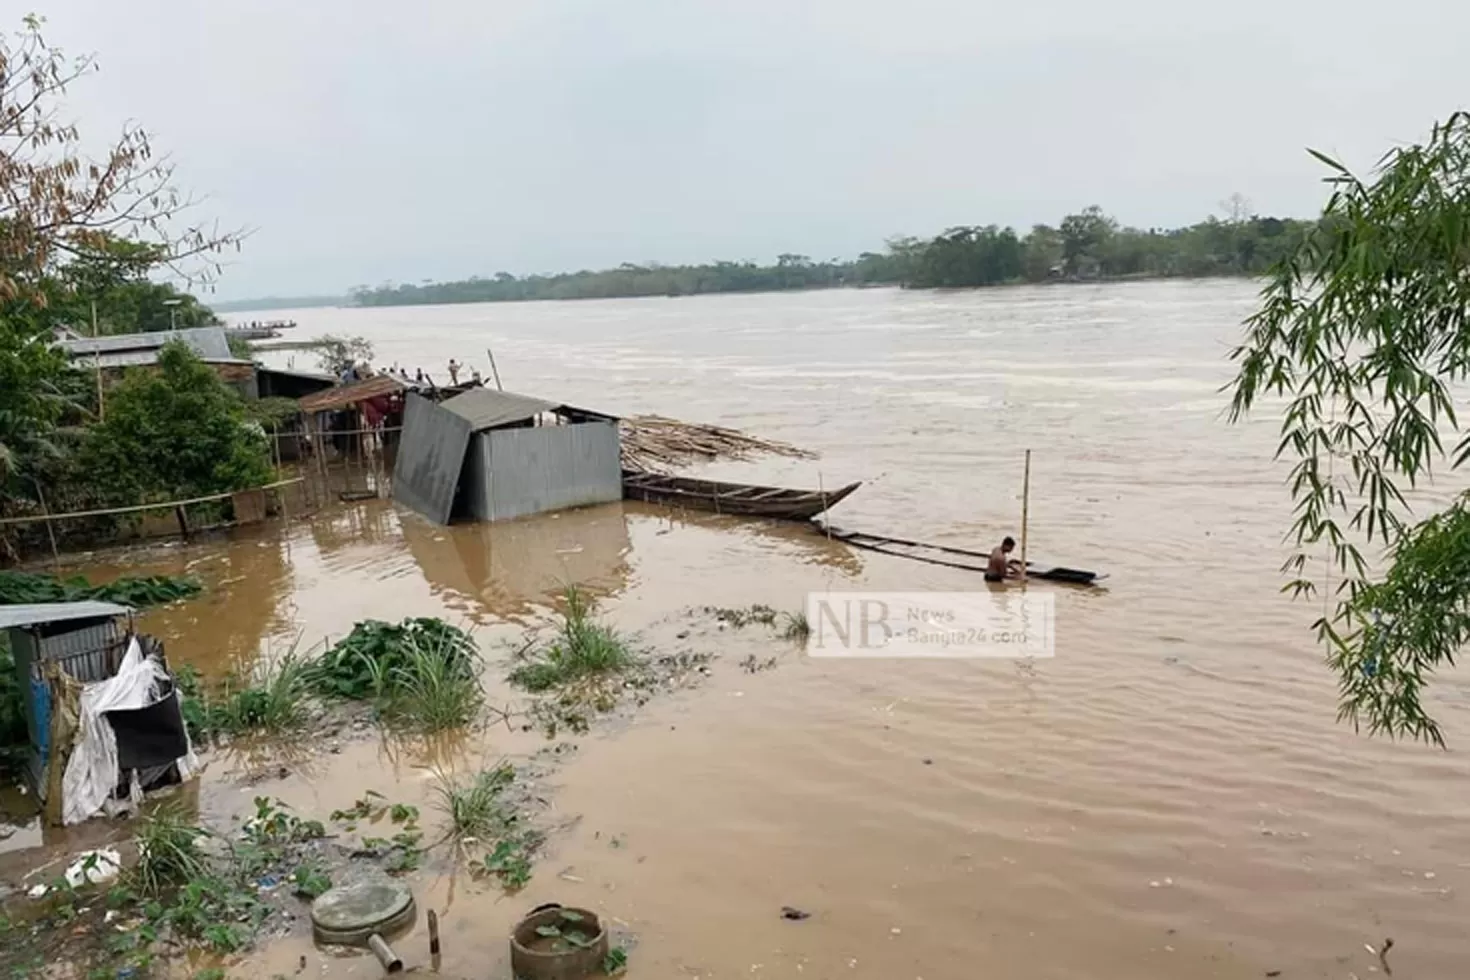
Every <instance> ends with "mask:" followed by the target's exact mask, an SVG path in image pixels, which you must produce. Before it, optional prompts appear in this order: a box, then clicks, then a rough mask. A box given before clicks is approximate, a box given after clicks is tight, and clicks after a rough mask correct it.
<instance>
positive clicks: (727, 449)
mask: <svg viewBox="0 0 1470 980" xmlns="http://www.w3.org/2000/svg"><path fill="white" fill-rule="evenodd" d="M622 440H623V468H624V469H628V470H642V471H644V472H649V473H667V472H669V471H671V470H674V469H678V468H679V467H682V466H689V465H690V464H692V463H708V462H713V461H714V460H719V459H735V460H743V459H751V458H753V457H756V456H786V457H790V458H792V459H816V458H817V454H816V453H814V452H811V451H809V450H806V449H800V448H798V447H796V446H793V445H791V444H789V443H785V442H776V441H774V440H770V439H758V438H756V437H755V436H750V435H746V434H745V433H744V432H741V431H739V430H738V429H727V428H724V427H723V426H718V425H698V424H695V423H693V422H680V421H679V420H678V419H671V418H666V417H664V416H662V415H637V416H634V417H633V418H628V419H623V420H622Z"/></svg>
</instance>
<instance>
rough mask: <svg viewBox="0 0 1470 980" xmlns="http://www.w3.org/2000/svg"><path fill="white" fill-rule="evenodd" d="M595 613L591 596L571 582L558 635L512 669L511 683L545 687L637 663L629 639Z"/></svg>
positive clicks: (531, 688) (535, 688) (537, 688)
mask: <svg viewBox="0 0 1470 980" xmlns="http://www.w3.org/2000/svg"><path fill="white" fill-rule="evenodd" d="M592 613H593V604H592V601H591V599H590V598H588V596H587V595H586V594H585V593H584V592H582V590H580V589H578V588H577V587H576V586H569V587H568V588H567V589H566V590H565V592H564V593H563V610H562V614H561V622H560V624H559V625H558V628H557V634H556V637H555V638H554V639H553V640H552V641H551V642H550V643H549V644H547V645H546V646H545V647H543V648H542V649H539V650H536V651H533V652H530V653H529V654H528V655H527V656H526V657H524V658H523V660H522V662H521V663H519V664H517V665H515V666H514V667H513V668H512V669H511V672H510V681H511V683H512V684H515V685H517V686H519V687H523V688H525V689H526V690H528V691H546V690H550V689H551V688H554V687H561V686H564V685H567V684H571V683H573V682H575V681H580V680H584V679H588V678H603V677H607V676H609V675H613V674H617V673H619V672H622V671H625V670H628V669H631V668H633V667H635V666H637V665H638V664H639V659H638V657H637V656H635V655H634V654H633V652H632V651H631V650H630V649H629V648H628V645H627V643H626V641H624V639H623V638H622V637H621V636H620V635H618V633H617V632H616V631H615V630H613V629H612V628H611V627H609V626H605V625H603V624H601V623H598V622H596V621H595V620H594V619H593V618H592Z"/></svg>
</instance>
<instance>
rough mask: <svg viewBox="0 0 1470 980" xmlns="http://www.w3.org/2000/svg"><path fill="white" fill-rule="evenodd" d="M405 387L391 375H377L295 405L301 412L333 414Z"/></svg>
mask: <svg viewBox="0 0 1470 980" xmlns="http://www.w3.org/2000/svg"><path fill="white" fill-rule="evenodd" d="M406 387H408V386H407V385H405V384H404V383H403V382H402V381H399V380H398V379H397V378H395V377H393V376H392V375H387V374H379V375H376V376H374V377H371V378H368V379H366V380H364V381H354V382H352V384H350V385H342V386H341V387H338V388H328V389H327V390H326V391H318V392H316V393H315V394H312V395H307V396H306V397H305V398H302V399H299V400H298V401H297V404H299V405H300V406H301V410H302V411H303V412H335V411H338V410H340V409H344V408H346V407H347V406H349V405H355V404H357V403H358V402H360V401H364V400H366V399H368V398H376V397H377V396H379V395H391V394H393V392H395V391H402V390H403V389H404V388H406Z"/></svg>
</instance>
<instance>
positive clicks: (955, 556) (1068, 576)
mask: <svg viewBox="0 0 1470 980" xmlns="http://www.w3.org/2000/svg"><path fill="white" fill-rule="evenodd" d="M817 526H818V527H819V528H820V529H821V531H822V533H823V534H825V535H827V536H828V537H830V538H832V539H833V540H834V541H843V542H846V543H847V544H850V545H852V546H853V547H854V548H866V549H867V550H869V551H877V552H881V553H883V554H885V555H895V556H897V557H899V558H910V559H913V560H914V561H922V562H927V563H929V564H930V565H944V566H946V567H948V568H961V569H964V570H965V571H968V572H980V573H981V574H984V572H985V569H986V566H988V565H989V564H990V555H988V554H986V553H985V552H982V551H966V550H965V549H964V548H951V547H948V546H946V545H940V544H925V543H924V542H922V541H908V540H905V539H904V538H890V537H886V536H885V535H881V534H865V533H863V532H860V531H844V530H841V529H840V528H835V527H831V526H830V525H823V524H818V525H817ZM1026 576H1027V577H1028V578H1036V579H1045V580H1047V581H1051V582H1068V583H1071V584H1073V585H1096V584H1098V583H1099V582H1101V581H1102V580H1103V579H1105V578H1107V575H1106V574H1104V573H1102V572H1093V571H1088V570H1087V569H1085V568H1067V567H1065V566H1063V565H1043V564H1040V563H1039V562H1034V561H1028V562H1027V563H1026Z"/></svg>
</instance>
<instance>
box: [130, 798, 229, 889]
mask: <svg viewBox="0 0 1470 980" xmlns="http://www.w3.org/2000/svg"><path fill="white" fill-rule="evenodd" d="M207 836H208V833H207V832H206V831H204V830H202V829H200V828H199V827H196V826H194V825H193V824H190V823H187V822H185V821H184V819H183V818H182V817H181V816H180V815H179V813H178V812H177V811H176V810H173V809H167V808H165V809H161V810H159V811H158V812H156V813H154V814H153V815H152V816H148V817H144V818H142V820H140V821H139V824H138V863H137V864H136V865H134V866H133V867H132V868H130V869H128V872H127V876H126V882H127V884H128V886H129V887H130V888H132V889H133V891H135V892H137V893H138V894H139V895H142V896H144V897H146V898H158V897H159V896H161V895H163V894H164V893H165V892H167V891H169V890H170V889H173V888H178V887H180V886H182V885H184V884H186V883H188V882H190V881H194V880H196V879H199V878H203V877H204V876H205V875H206V874H208V873H209V862H208V859H207V858H206V857H205V855H204V852H203V851H201V850H200V848H199V841H200V840H202V839H203V838H204V837H207Z"/></svg>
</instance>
